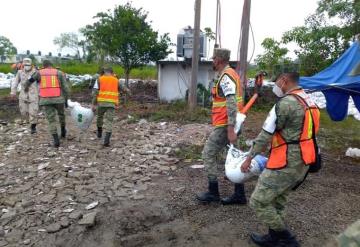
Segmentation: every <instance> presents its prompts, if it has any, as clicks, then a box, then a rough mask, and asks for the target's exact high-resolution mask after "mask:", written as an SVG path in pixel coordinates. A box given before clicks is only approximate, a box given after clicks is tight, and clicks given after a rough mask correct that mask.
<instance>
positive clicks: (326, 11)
mask: <svg viewBox="0 0 360 247" xmlns="http://www.w3.org/2000/svg"><path fill="white" fill-rule="evenodd" d="M334 22H336V25H334V24H331V23H334ZM358 33H360V1H358V0H352V1H350V0H320V1H319V5H318V8H317V11H316V13H315V14H313V15H311V16H309V17H308V18H307V19H306V20H305V25H304V26H300V27H295V28H293V29H292V30H290V31H288V32H286V33H284V35H283V38H282V40H283V42H284V43H285V44H286V43H289V42H295V43H296V44H297V45H298V46H299V47H300V49H298V50H295V53H296V54H297V55H298V58H299V61H300V65H301V73H302V74H304V75H313V74H315V73H316V72H319V71H320V70H322V69H324V68H326V67H327V66H328V65H330V64H331V63H332V62H333V61H334V60H335V59H337V58H338V57H339V56H340V54H341V53H343V52H344V51H345V50H346V49H347V48H348V47H349V41H350V40H352V39H353V38H354V36H355V35H356V34H358Z"/></svg>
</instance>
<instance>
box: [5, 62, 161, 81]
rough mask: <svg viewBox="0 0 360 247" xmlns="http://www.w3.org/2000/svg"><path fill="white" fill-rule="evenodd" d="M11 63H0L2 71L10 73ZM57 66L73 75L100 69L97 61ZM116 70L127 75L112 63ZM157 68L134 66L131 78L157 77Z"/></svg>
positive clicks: (93, 72) (149, 78)
mask: <svg viewBox="0 0 360 247" xmlns="http://www.w3.org/2000/svg"><path fill="white" fill-rule="evenodd" d="M10 66H11V64H0V72H2V73H10V72H12V70H11V67H10ZM54 66H55V67H60V69H61V70H62V71H64V72H65V73H67V74H72V75H84V74H90V75H93V74H95V73H97V71H98V70H99V65H98V64H96V63H90V64H89V63H79V62H67V63H62V64H55V65H54ZM111 66H112V67H113V70H114V72H115V73H116V74H117V75H118V76H120V77H121V78H124V77H125V74H124V69H123V68H122V67H121V66H119V65H111ZM156 76H157V70H156V67H155V66H143V67H140V68H134V69H132V70H131V72H130V78H134V79H142V80H153V79H156Z"/></svg>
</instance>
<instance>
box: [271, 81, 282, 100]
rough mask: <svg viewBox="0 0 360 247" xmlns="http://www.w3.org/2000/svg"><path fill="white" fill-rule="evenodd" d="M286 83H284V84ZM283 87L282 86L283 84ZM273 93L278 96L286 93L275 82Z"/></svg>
mask: <svg viewBox="0 0 360 247" xmlns="http://www.w3.org/2000/svg"><path fill="white" fill-rule="evenodd" d="M283 85H284V84H283ZM281 87H282V86H281ZM272 91H273V93H274V94H275V95H276V96H278V97H283V96H284V95H285V94H284V93H283V91H282V90H281V88H280V87H279V86H278V85H276V84H275V86H274V87H273V89H272Z"/></svg>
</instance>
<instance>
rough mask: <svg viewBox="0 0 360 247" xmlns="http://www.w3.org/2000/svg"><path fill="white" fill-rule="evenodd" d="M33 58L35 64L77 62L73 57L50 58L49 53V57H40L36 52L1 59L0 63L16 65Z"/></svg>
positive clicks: (39, 53)
mask: <svg viewBox="0 0 360 247" xmlns="http://www.w3.org/2000/svg"><path fill="white" fill-rule="evenodd" d="M29 56H30V57H34V58H35V60H36V61H33V62H35V63H42V62H43V61H44V60H45V59H48V60H51V61H53V62H64V61H72V60H77V58H76V57H74V56H66V57H63V56H52V55H51V53H49V55H41V52H38V53H37V54H30V55H27V54H26V53H23V54H16V55H12V56H8V57H3V59H1V63H16V62H19V61H22V60H23V59H24V58H26V57H29Z"/></svg>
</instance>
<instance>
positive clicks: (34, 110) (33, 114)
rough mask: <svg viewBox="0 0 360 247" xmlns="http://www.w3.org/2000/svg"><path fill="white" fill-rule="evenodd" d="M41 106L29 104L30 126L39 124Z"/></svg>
mask: <svg viewBox="0 0 360 247" xmlns="http://www.w3.org/2000/svg"><path fill="white" fill-rule="evenodd" d="M38 112H39V104H38V102H30V103H29V120H30V124H37V122H38Z"/></svg>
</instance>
